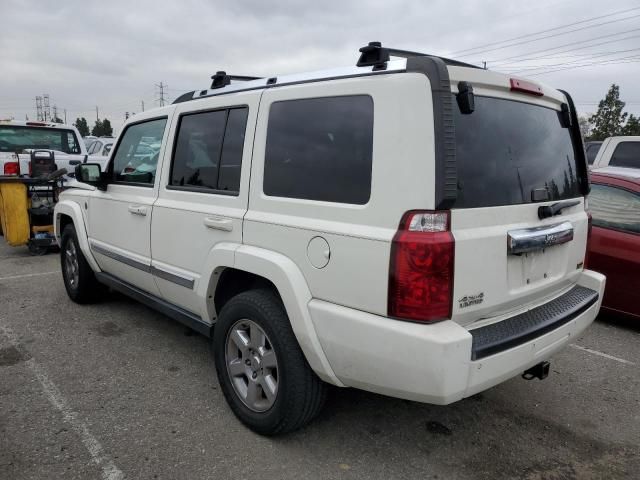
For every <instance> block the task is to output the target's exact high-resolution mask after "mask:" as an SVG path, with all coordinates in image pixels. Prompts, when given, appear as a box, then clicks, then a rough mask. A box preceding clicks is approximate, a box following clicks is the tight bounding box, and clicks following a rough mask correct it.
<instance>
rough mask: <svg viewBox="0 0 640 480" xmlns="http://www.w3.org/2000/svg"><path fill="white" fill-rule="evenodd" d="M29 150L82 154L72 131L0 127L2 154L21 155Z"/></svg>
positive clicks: (0, 148)
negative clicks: (14, 153) (15, 153)
mask: <svg viewBox="0 0 640 480" xmlns="http://www.w3.org/2000/svg"><path fill="white" fill-rule="evenodd" d="M28 148H31V149H43V150H56V151H58V152H64V153H73V154H78V153H80V146H79V144H78V139H77V138H76V136H75V134H74V133H73V131H72V130H63V129H60V128H43V127H23V126H17V125H0V152H18V153H20V152H22V151H23V150H25V149H28Z"/></svg>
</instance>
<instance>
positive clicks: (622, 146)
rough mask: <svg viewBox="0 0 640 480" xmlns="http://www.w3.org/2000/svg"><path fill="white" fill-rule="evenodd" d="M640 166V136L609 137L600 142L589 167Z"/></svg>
mask: <svg viewBox="0 0 640 480" xmlns="http://www.w3.org/2000/svg"><path fill="white" fill-rule="evenodd" d="M604 167H622V168H640V136H627V137H609V138H607V139H605V140H604V141H603V142H602V145H601V146H600V149H599V151H598V154H597V155H596V157H595V159H594V161H593V164H592V166H591V169H592V170H594V171H597V170H599V169H601V168H604Z"/></svg>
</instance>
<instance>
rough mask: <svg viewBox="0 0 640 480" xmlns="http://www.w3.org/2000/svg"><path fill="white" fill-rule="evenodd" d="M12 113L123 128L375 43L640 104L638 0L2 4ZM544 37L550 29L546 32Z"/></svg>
mask: <svg viewBox="0 0 640 480" xmlns="http://www.w3.org/2000/svg"><path fill="white" fill-rule="evenodd" d="M0 24H1V25H2V28H1V33H0V118H9V117H12V116H13V117H15V118H16V119H24V118H25V115H28V116H29V118H30V119H35V115H36V112H35V97H36V96H37V95H42V94H45V93H46V94H49V95H50V102H51V105H52V106H53V105H56V106H57V108H58V112H59V116H61V117H62V116H63V113H64V109H66V113H67V120H68V121H69V122H73V121H74V120H75V118H76V117H79V116H84V117H86V118H87V119H88V120H89V123H90V124H93V122H94V121H95V118H96V106H97V107H98V112H99V116H100V117H101V118H103V117H107V118H109V119H110V120H111V121H112V123H113V124H114V126H116V128H117V127H119V126H120V125H121V124H122V122H123V120H124V115H125V112H127V111H128V112H138V111H140V110H141V108H142V102H144V105H145V108H146V109H149V108H152V107H153V106H157V105H158V97H159V91H158V88H157V86H156V85H157V84H159V83H160V82H163V84H166V85H168V88H167V89H166V90H165V92H166V98H167V99H168V100H173V99H174V98H175V97H177V96H178V95H180V94H181V93H183V92H185V91H188V90H193V89H200V88H206V87H207V86H208V85H209V84H210V80H209V77H210V76H211V75H212V74H213V73H214V72H215V71H216V70H226V71H227V72H230V73H234V74H237V75H256V76H267V75H269V76H272V75H274V74H285V73H292V72H296V71H305V70H316V69H322V68H325V67H337V66H343V65H353V64H355V62H356V59H357V55H358V53H357V50H358V48H359V47H360V46H362V45H365V44H366V43H367V42H368V41H371V40H379V41H382V42H383V44H386V45H388V46H393V47H396V48H403V49H407V50H418V51H423V52H429V53H434V54H437V55H443V56H450V57H453V58H459V59H460V60H464V61H468V62H471V63H478V64H481V62H483V61H487V63H488V67H489V68H490V69H496V70H499V71H503V72H509V73H518V74H519V75H522V76H528V77H530V78H532V79H538V80H540V81H544V82H546V83H548V84H551V85H553V86H556V87H558V88H563V89H566V90H568V91H570V92H571V93H572V95H573V97H574V100H576V102H577V103H578V108H579V109H580V110H581V111H582V112H583V113H586V112H591V111H595V109H596V108H597V102H598V101H599V100H600V99H601V98H602V97H603V96H604V95H605V93H606V91H607V89H608V87H609V86H610V85H611V84H612V83H617V84H619V85H620V91H621V97H622V100H624V101H626V102H627V110H628V111H630V112H633V113H636V114H638V113H640V92H639V91H638V78H639V76H640V63H639V62H640V3H639V2H638V1H637V0H608V1H606V2H605V1H602V0H600V1H589V2H587V1H585V0H539V1H536V2H524V1H515V2H507V1H504V0H502V1H493V0H483V1H482V2H479V1H471V0H458V1H456V2H451V1H446V0H430V1H428V2H425V1H413V2H410V1H402V0H398V1H393V0H369V1H366V2H356V1H353V2H350V1H348V0H341V1H337V0H325V1H323V2H294V1H282V0H267V1H265V0H259V1H258V0H246V1H242V0H236V1H232V2H214V1H206V0H181V1H180V2H161V1H157V0H156V1H147V0H135V1H134V0H128V1H120V0H109V1H106V2H105V1H101V2H93V1H90V0H84V1H75V0H59V1H48V0H42V1H35V0H0ZM543 37H544V38H543Z"/></svg>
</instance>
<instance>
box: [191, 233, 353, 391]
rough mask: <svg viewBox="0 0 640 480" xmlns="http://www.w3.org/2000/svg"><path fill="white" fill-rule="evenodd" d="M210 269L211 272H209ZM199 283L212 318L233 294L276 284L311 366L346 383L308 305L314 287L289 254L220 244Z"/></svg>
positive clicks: (328, 379) (327, 378)
mask: <svg viewBox="0 0 640 480" xmlns="http://www.w3.org/2000/svg"><path fill="white" fill-rule="evenodd" d="M207 272H208V273H207ZM202 278H203V279H204V280H205V281H202V282H199V285H198V286H197V287H196V288H197V289H198V296H199V297H200V298H201V299H203V300H204V304H203V305H202V308H203V311H204V312H205V313H206V315H207V317H206V318H208V319H209V320H210V321H211V320H213V321H214V322H215V320H216V318H217V315H218V310H217V308H216V307H217V306H218V307H220V308H221V307H222V306H223V305H224V303H225V302H226V301H228V300H229V299H230V298H231V297H232V296H233V295H235V294H237V293H240V292H242V291H247V290H250V289H251V288H260V287H269V288H273V289H274V290H275V291H276V293H277V294H278V295H279V297H280V299H281V300H282V303H283V305H284V308H285V311H286V312H287V316H288V317H289V322H290V323H291V328H292V330H293V333H294V334H295V336H296V339H297V340H298V343H299V344H300V348H301V349H302V352H303V353H304V355H305V357H306V359H307V361H308V362H309V365H310V366H311V368H312V369H313V370H314V371H315V372H316V374H317V375H318V376H319V377H320V378H322V379H323V380H324V381H326V382H329V383H332V384H334V385H338V386H344V385H343V384H342V383H341V382H340V380H338V378H337V377H336V375H335V373H334V372H333V369H332V368H331V366H330V364H329V361H328V360H327V357H326V355H325V353H324V351H323V349H322V346H321V345H320V341H319V339H318V336H317V333H316V331H315V327H314V325H313V322H312V320H311V315H310V313H309V309H308V308H307V305H308V303H309V301H310V300H311V298H312V296H311V291H310V290H309V287H308V285H307V282H306V280H305V278H304V276H303V274H302V272H301V271H300V269H299V268H298V267H297V266H296V264H295V263H294V262H293V261H292V260H291V259H289V258H288V257H286V256H284V255H282V254H280V253H277V252H273V251H271V250H266V249H262V248H258V247H253V246H249V245H232V244H219V245H216V247H214V248H213V250H212V251H211V253H210V255H209V259H208V261H207V265H206V268H205V271H204V272H203V276H202Z"/></svg>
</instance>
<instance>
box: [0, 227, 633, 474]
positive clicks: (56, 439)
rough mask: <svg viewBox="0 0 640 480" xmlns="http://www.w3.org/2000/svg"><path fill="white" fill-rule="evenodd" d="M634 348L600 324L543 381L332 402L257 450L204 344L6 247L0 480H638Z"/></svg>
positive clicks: (0, 316)
mask: <svg viewBox="0 0 640 480" xmlns="http://www.w3.org/2000/svg"><path fill="white" fill-rule="evenodd" d="M639 346H640V322H639V323H638V324H637V325H634V324H633V323H632V322H627V323H620V322H617V321H616V322H614V321H613V320H612V319H609V318H601V319H599V320H598V321H597V322H596V323H595V324H594V325H593V326H592V327H591V328H589V329H588V330H587V331H586V333H585V334H584V335H583V336H582V337H580V338H577V339H575V340H574V341H573V343H572V345H571V346H569V347H568V348H566V349H565V350H564V351H562V352H561V353H559V354H557V355H556V356H555V357H554V358H553V359H552V361H551V374H550V375H549V377H548V378H547V379H546V380H544V381H539V380H532V381H525V380H522V379H520V378H515V379H513V380H510V381H508V382H506V383H504V384H502V385H499V386H497V387H494V388H492V389H490V390H488V391H486V392H483V393H481V394H479V395H476V396H474V397H472V398H469V399H465V400H463V401H461V402H458V403H456V404H453V405H449V406H433V405H424V404H419V403H414V402H408V401H404V400H398V399H393V398H388V397H384V396H379V395H373V394H370V393H366V392H361V391H357V390H353V389H333V390H332V392H331V394H330V397H329V400H328V402H327V405H326V407H325V408H324V410H323V412H322V414H321V415H320V417H319V418H318V419H317V420H316V421H315V422H314V423H312V424H311V425H309V426H308V427H306V428H305V429H303V430H301V431H299V432H295V433H293V434H290V435H287V436H284V437H278V438H265V437H260V436H258V435H256V434H254V433H252V432H251V431H249V430H247V429H246V428H245V427H244V426H243V425H242V424H240V423H239V422H238V421H237V420H236V418H235V417H234V416H233V414H232V413H231V410H230V409H229V408H228V407H227V405H226V403H225V401H224V398H223V396H222V392H221V391H220V389H219V387H218V383H217V380H216V378H215V372H214V367H213V361H212V358H211V354H210V351H209V344H208V341H207V339H206V338H204V337H202V336H199V335H197V334H193V333H192V332H191V331H189V330H187V329H185V327H183V326H181V325H180V324H178V323H176V322H174V321H172V320H170V319H168V318H166V317H164V316H162V315H161V314H159V313H156V312H154V311H152V310H150V309H148V308H146V307H144V306H143V305H140V304H137V303H135V302H134V301H132V300H129V299H127V298H125V297H123V296H121V295H115V294H114V295H112V296H109V297H108V298H106V299H105V300H104V301H103V302H101V303H99V304H96V305H90V306H80V305H76V304H74V303H73V302H71V301H70V300H69V299H68V298H67V295H66V293H65V290H64V286H63V284H62V278H61V274H60V268H59V257H58V255H57V254H49V255H46V256H42V257H34V256H31V255H30V254H29V253H28V252H27V250H26V248H11V247H8V246H7V245H6V244H5V243H4V239H3V238H2V237H0V479H2V480H19V479H58V478H64V479H83V480H84V479H94V478H95V479H105V480H117V479H121V478H127V479H156V478H159V479H234V480H242V479H247V480H249V479H251V480H253V479H257V478H260V479H265V480H266V479H296V480H298V479H360V478H362V479H396V478H397V479H414V478H415V479H492V480H496V479H512V478H517V479H527V480H538V479H553V480H555V479H573V478H576V479H638V478H640V348H639ZM416 381H420V379H416Z"/></svg>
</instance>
